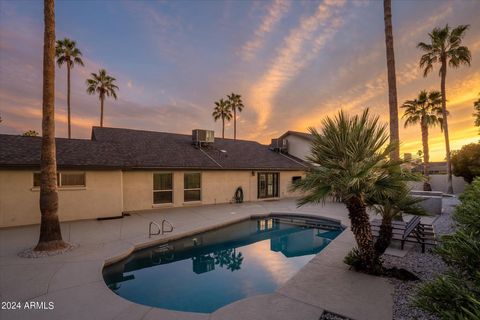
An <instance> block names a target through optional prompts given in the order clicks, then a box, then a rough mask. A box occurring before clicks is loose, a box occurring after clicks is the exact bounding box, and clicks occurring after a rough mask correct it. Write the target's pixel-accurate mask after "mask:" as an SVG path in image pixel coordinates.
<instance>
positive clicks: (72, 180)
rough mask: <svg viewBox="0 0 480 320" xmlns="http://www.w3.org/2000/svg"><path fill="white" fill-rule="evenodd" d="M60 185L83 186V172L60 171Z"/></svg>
mask: <svg viewBox="0 0 480 320" xmlns="http://www.w3.org/2000/svg"><path fill="white" fill-rule="evenodd" d="M59 181H60V187H85V173H63V172H61V173H60V179H59Z"/></svg>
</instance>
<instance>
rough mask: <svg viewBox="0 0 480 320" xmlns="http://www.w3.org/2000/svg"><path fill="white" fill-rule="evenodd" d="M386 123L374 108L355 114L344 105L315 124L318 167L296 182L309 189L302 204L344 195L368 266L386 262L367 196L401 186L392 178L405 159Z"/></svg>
mask: <svg viewBox="0 0 480 320" xmlns="http://www.w3.org/2000/svg"><path fill="white" fill-rule="evenodd" d="M386 130H387V129H386V125H381V124H379V118H378V117H371V116H370V115H369V111H368V109H367V110H365V111H364V112H363V113H362V114H361V115H360V116H353V117H352V116H349V115H346V114H345V113H344V112H343V111H340V112H339V113H338V115H337V116H336V117H335V118H330V117H327V118H326V119H324V120H323V121H322V131H321V132H318V131H317V130H316V129H314V128H310V133H311V134H312V136H313V142H312V148H311V154H310V155H309V156H308V160H309V161H311V162H312V163H314V164H316V165H317V166H314V167H312V168H311V169H310V170H309V171H308V172H307V174H306V176H305V178H304V179H301V180H300V181H299V182H297V183H296V184H295V185H294V187H293V188H294V189H297V190H301V191H303V192H304V194H305V195H304V196H302V197H301V198H300V199H299V200H298V205H299V206H302V205H304V204H307V203H320V202H323V201H324V200H325V198H326V197H328V196H335V197H339V198H340V199H342V202H343V203H345V204H346V207H347V209H348V216H349V218H350V222H351V228H352V232H353V234H354V236H355V240H356V242H357V245H358V248H359V251H360V258H361V260H362V262H363V263H362V264H363V268H364V269H365V270H367V271H369V272H375V270H378V268H377V267H378V266H379V265H381V262H380V261H379V260H378V259H377V258H376V255H375V252H374V243H373V236H372V231H371V227H370V219H369V216H368V214H367V200H368V199H369V198H371V197H374V196H378V195H385V196H386V195H389V194H393V193H394V192H397V191H398V189H399V188H400V187H399V185H398V183H392V181H391V179H390V173H391V171H392V167H395V166H396V167H398V166H399V161H395V160H392V159H391V158H390V157H389V155H390V153H391V151H392V150H393V149H394V148H395V147H396V145H395V144H394V143H389V144H387V142H388V139H389V137H388V134H387V131H386Z"/></svg>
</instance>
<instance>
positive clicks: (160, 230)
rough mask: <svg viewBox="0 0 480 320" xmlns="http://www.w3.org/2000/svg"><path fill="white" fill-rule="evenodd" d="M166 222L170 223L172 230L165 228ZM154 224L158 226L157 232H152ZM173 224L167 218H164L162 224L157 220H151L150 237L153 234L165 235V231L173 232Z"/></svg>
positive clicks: (149, 225) (149, 226)
mask: <svg viewBox="0 0 480 320" xmlns="http://www.w3.org/2000/svg"><path fill="white" fill-rule="evenodd" d="M165 224H168V226H169V227H170V230H166V229H165ZM152 226H156V227H157V228H158V231H157V232H152ZM172 231H173V225H172V224H171V223H170V221H168V220H167V219H163V220H162V224H161V225H160V224H158V223H157V222H156V221H150V223H149V224H148V237H149V238H151V237H152V236H157V235H163V234H164V233H168V232H172Z"/></svg>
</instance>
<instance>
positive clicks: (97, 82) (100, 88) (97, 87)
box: [87, 69, 118, 127]
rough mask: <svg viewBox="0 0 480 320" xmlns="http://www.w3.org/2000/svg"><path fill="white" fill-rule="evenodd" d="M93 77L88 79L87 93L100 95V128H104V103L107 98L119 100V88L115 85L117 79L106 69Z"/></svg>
mask: <svg viewBox="0 0 480 320" xmlns="http://www.w3.org/2000/svg"><path fill="white" fill-rule="evenodd" d="M91 75H92V77H91V78H90V79H87V93H88V94H95V93H98V98H99V99H100V127H103V103H104V101H105V98H106V97H113V98H114V99H115V100H117V93H116V92H115V90H118V87H117V86H116V85H115V84H114V82H115V81H116V79H115V78H113V77H111V76H109V75H108V74H107V71H105V69H100V70H99V71H98V74H97V73H92V74H91Z"/></svg>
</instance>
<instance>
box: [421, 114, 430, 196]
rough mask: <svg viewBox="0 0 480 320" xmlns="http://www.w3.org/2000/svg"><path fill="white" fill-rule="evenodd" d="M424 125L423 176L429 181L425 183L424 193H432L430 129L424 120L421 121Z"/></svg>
mask: <svg viewBox="0 0 480 320" xmlns="http://www.w3.org/2000/svg"><path fill="white" fill-rule="evenodd" d="M421 121H422V124H421V125H420V126H421V129H422V146H423V175H424V176H425V179H427V180H426V181H425V182H424V183H423V191H432V186H431V185H430V183H429V181H428V176H429V167H430V151H429V150H428V127H427V125H426V124H423V119H422V120H421Z"/></svg>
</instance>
